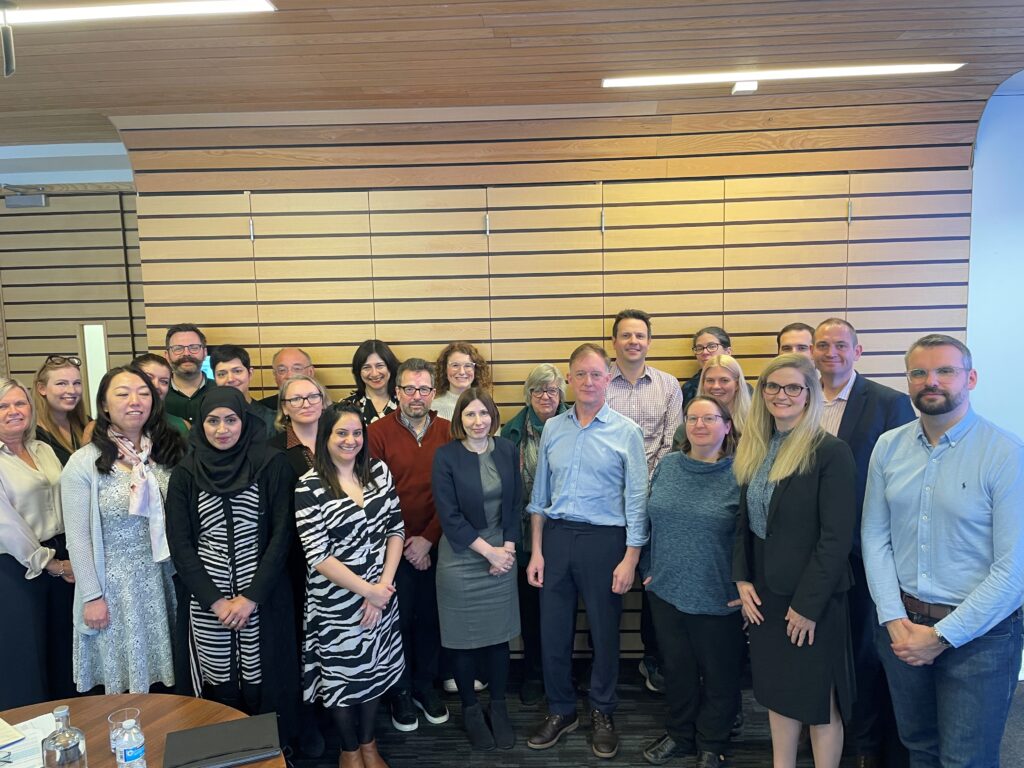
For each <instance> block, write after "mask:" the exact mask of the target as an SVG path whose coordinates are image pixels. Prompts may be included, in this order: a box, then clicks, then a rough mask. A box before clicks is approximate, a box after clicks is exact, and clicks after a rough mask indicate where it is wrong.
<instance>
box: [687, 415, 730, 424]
mask: <svg viewBox="0 0 1024 768" xmlns="http://www.w3.org/2000/svg"><path fill="white" fill-rule="evenodd" d="M720 421H722V417H721V416H719V415H718V414H717V413H709V414H708V415H707V416H687V417H686V423H687V424H689V425H690V426H691V427H694V426H696V425H697V424H698V423H700V424H704V425H706V426H708V427H710V426H712V425H714V424H717V423H718V422H720Z"/></svg>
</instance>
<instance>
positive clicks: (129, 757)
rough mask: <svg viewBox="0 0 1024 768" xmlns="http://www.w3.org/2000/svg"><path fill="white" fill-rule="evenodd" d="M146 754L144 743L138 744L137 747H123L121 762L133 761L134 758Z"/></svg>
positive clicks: (126, 763) (136, 758)
mask: <svg viewBox="0 0 1024 768" xmlns="http://www.w3.org/2000/svg"><path fill="white" fill-rule="evenodd" d="M145 756H146V745H145V743H143V744H139V745H138V746H137V747H125V748H124V757H123V758H122V759H121V762H122V763H124V764H125V765H128V764H129V763H134V762H135V761H136V760H141V759H142V758H144V757H145Z"/></svg>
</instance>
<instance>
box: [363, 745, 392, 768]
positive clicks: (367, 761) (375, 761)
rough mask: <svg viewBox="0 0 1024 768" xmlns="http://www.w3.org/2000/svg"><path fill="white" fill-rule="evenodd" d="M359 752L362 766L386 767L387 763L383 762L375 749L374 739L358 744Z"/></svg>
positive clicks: (365, 767)
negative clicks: (367, 742)
mask: <svg viewBox="0 0 1024 768" xmlns="http://www.w3.org/2000/svg"><path fill="white" fill-rule="evenodd" d="M359 753H360V755H361V756H362V758H363V768H388V764H387V763H385V762H384V758H383V757H381V756H380V752H378V751H377V740H376V739H374V740H373V741H371V742H370V743H369V744H360V745H359Z"/></svg>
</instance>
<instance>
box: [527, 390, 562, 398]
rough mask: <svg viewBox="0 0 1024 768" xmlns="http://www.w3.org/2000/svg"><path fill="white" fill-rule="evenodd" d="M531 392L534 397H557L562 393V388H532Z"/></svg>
mask: <svg viewBox="0 0 1024 768" xmlns="http://www.w3.org/2000/svg"><path fill="white" fill-rule="evenodd" d="M530 394H531V395H533V396H534V397H555V398H557V397H558V396H559V395H560V394H562V390H560V389H559V388H558V387H538V388H537V389H531V390H530Z"/></svg>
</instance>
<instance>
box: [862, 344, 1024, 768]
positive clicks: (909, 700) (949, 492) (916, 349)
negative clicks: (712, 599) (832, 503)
mask: <svg viewBox="0 0 1024 768" xmlns="http://www.w3.org/2000/svg"><path fill="white" fill-rule="evenodd" d="M906 365H907V380H908V383H909V388H910V396H911V399H912V400H913V402H914V405H916V406H917V409H918V410H919V411H920V412H921V418H920V419H919V420H916V421H913V422H911V423H909V424H906V425H904V426H902V427H898V428H897V429H894V430H892V431H890V432H886V433H885V434H884V435H882V436H881V437H880V438H879V439H878V443H877V444H876V446H875V450H874V452H873V453H872V455H871V464H870V468H869V470H868V482H867V492H866V496H865V500H864V518H863V523H862V527H861V546H862V549H863V553H864V566H865V569H866V571H867V579H868V586H869V588H870V589H871V597H872V598H873V599H874V601H875V605H876V606H877V609H878V623H879V627H878V628H877V630H876V635H875V640H876V645H877V648H878V653H879V655H880V656H881V658H882V664H883V666H884V667H885V672H886V676H887V677H888V679H889V690H890V693H891V694H892V701H893V708H894V710H895V712H896V723H897V727H898V729H899V733H900V739H901V740H902V741H903V743H904V744H905V745H906V747H907V749H908V750H909V751H910V763H911V765H913V766H915V768H917V767H920V768H924V766H935V768H951V767H952V766H977V767H978V768H982V767H985V768H988V766H997V765H999V746H1000V741H1001V739H1002V735H1003V730H1004V729H1005V727H1006V719H1007V716H1008V714H1009V710H1010V702H1011V700H1012V697H1013V692H1014V689H1015V688H1016V686H1017V675H1018V672H1019V670H1020V662H1021V648H1022V635H1021V603H1022V602H1024V515H1022V514H1021V508H1022V506H1024V442H1022V441H1021V440H1020V439H1019V438H1017V437H1016V436H1014V435H1012V434H1010V433H1008V432H1005V431H1003V430H1001V429H1000V428H999V427H997V426H996V425H994V424H993V423H992V422H990V421H988V420H986V419H983V418H981V417H980V416H978V415H977V414H976V413H974V411H973V410H972V409H971V405H970V391H971V390H972V389H974V386H975V384H976V383H977V373H976V372H975V370H974V369H973V367H972V364H971V353H970V350H968V348H967V347H966V346H965V345H964V344H963V343H962V342H960V341H958V340H957V339H954V338H952V337H951V336H946V335H943V334H931V335H928V336H924V337H922V338H920V339H918V340H917V341H916V342H914V343H913V345H911V347H910V350H909V351H908V352H907V354H906Z"/></svg>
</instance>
